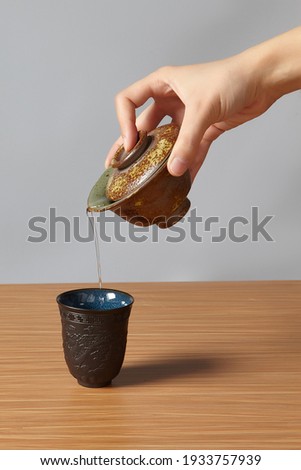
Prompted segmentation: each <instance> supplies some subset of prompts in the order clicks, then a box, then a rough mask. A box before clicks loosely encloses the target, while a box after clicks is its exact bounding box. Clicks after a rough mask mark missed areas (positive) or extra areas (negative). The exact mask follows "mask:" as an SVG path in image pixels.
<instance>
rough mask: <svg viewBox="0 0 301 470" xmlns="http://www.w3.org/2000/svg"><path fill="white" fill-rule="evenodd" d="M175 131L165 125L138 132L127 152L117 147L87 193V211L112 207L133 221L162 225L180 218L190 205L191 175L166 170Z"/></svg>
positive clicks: (170, 125)
mask: <svg viewBox="0 0 301 470" xmlns="http://www.w3.org/2000/svg"><path fill="white" fill-rule="evenodd" d="M178 133H179V128H178V126H176V125H174V124H172V123H171V124H166V125H163V126H160V127H158V128H157V129H154V130H153V131H151V132H149V133H146V132H145V131H139V139H138V142H137V144H136V145H135V147H134V148H133V149H132V150H131V151H130V152H126V151H125V150H124V147H123V146H120V147H119V149H118V150H117V152H116V154H115V155H114V158H113V159H112V162H111V166H110V167H109V168H108V169H107V170H106V171H105V172H104V173H103V174H102V175H101V177H100V178H99V180H98V181H97V183H96V184H95V185H94V187H93V188H92V190H91V192H90V195H89V198H88V211H90V212H102V211H105V210H112V211H113V212H115V213H116V214H118V215H119V216H121V217H123V218H124V219H125V220H127V221H128V222H130V223H132V224H136V225H142V226H148V225H152V224H157V225H159V226H160V227H161V228H166V227H170V226H172V225H174V224H175V223H177V222H178V221H179V220H180V219H182V217H183V216H184V215H185V214H186V212H187V211H188V209H189V207H190V201H189V200H188V199H187V197H186V196H187V194H188V192H189V190H190V187H191V180H190V174H189V171H186V172H185V173H184V175H182V176H178V177H176V176H172V175H171V174H170V173H169V172H168V170H167V160H168V157H169V155H170V153H171V150H172V148H173V146H174V143H175V141H176V139H177V136H178Z"/></svg>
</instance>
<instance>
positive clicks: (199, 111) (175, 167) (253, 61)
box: [106, 28, 300, 179]
mask: <svg viewBox="0 0 301 470" xmlns="http://www.w3.org/2000/svg"><path fill="white" fill-rule="evenodd" d="M293 31H294V30H293ZM297 31H298V34H299V36H300V28H299V29H297ZM286 34H289V33H286ZM283 36H284V37H285V35H283ZM299 36H298V37H299ZM280 38H282V36H280ZM277 40H278V42H279V37H278V38H277V39H276V40H275V39H274V40H270V41H267V42H266V43H263V44H261V45H259V46H256V47H254V48H251V49H248V50H246V51H244V52H243V53H241V54H238V55H236V56H233V57H230V58H228V59H224V60H220V61H216V62H211V63H206V64H197V65H189V66H180V67H163V68H160V69H159V70H157V71H155V72H153V73H151V74H150V75H148V76H147V77H145V78H143V79H142V80H139V81H138V82H136V83H134V84H133V85H131V86H129V87H128V88H126V89H125V90H123V91H122V92H120V93H119V94H118V95H117V97H116V111H117V116H118V119H119V122H120V127H121V134H122V136H123V137H120V138H119V139H118V140H117V141H116V142H115V144H114V145H113V147H112V148H111V150H110V152H109V154H108V157H107V160H106V165H107V166H108V165H109V164H110V161H111V159H112V157H113V155H114V153H115V152H116V150H117V148H118V147H119V146H120V145H121V144H122V143H123V144H124V147H125V149H126V150H127V151H128V150H130V149H131V148H132V147H134V145H135V144H136V140H137V129H138V130H140V129H143V130H146V131H150V130H152V129H154V128H155V127H156V126H157V125H158V124H159V123H160V121H161V120H162V119H163V118H164V117H165V116H170V117H171V118H172V121H173V122H174V123H176V124H177V125H179V126H180V132H179V136H178V138H177V141H176V143H175V145H174V148H173V150H172V153H171V155H170V157H169V160H168V170H169V172H170V173H171V174H173V175H175V176H180V175H181V174H183V173H184V172H185V171H186V170H187V169H189V170H190V173H191V177H192V179H194V177H195V175H196V173H197V172H198V170H199V168H200V167H201V165H202V163H203V161H204V159H205V157H206V155H207V152H208V150H209V148H210V145H211V144H212V142H213V141H214V140H215V139H217V138H218V137H219V136H220V135H221V134H223V133H224V132H225V131H227V130H229V129H232V128H234V127H237V126H239V125H240V124H242V123H244V122H246V121H249V120H251V119H253V118H255V117H257V116H259V115H261V114H262V113H264V112H265V111H266V110H267V109H268V108H269V107H270V106H271V105H272V104H273V103H274V101H276V100H277V99H278V98H279V97H280V96H281V95H282V94H284V93H285V92H288V91H290V90H287V89H286V87H285V86H284V85H283V86H282V88H281V86H279V81H280V80H279V79H278V78H277V77H278V75H279V74H278V75H277V67H276V64H278V62H279V58H278V57H277V54H276V52H277V48H278V47H279V45H278V46H277ZM275 42H276V44H275ZM282 42H283V38H282ZM286 42H289V43H291V42H292V38H290V40H288V38H287V37H286ZM275 49H276V51H275ZM280 62H281V61H280ZM282 65H283V64H282ZM282 69H283V66H282ZM275 70H276V72H275ZM282 73H283V70H282ZM149 98H153V102H152V103H151V104H150V105H149V106H148V107H147V108H146V109H145V110H144V111H143V112H142V113H141V114H140V115H139V117H138V118H137V120H136V112H135V110H136V108H139V107H140V106H142V105H143V104H144V103H145V102H146V101H147V100H148V99H149Z"/></svg>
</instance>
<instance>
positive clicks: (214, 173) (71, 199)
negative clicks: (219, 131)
mask: <svg viewBox="0 0 301 470" xmlns="http://www.w3.org/2000/svg"><path fill="white" fill-rule="evenodd" d="M0 5H1V13H0V43H1V52H0V54H1V56H0V64H1V70H0V85H1V86H0V150H1V154H0V155H1V173H0V211H1V244H0V250H1V252H0V255H1V258H0V259H1V265H0V282H1V283H13V282H21V283H27V282H62V281H66V282H92V283H94V282H95V281H96V279H97V277H96V268H95V252H94V245H93V242H90V243H79V242H77V241H76V240H74V239H73V237H72V241H71V243H65V242H64V233H63V230H62V224H61V227H59V226H57V241H56V243H50V242H49V240H47V241H45V242H44V243H30V242H28V241H27V238H28V236H29V235H34V234H33V233H32V232H31V231H30V230H29V228H28V221H29V219H30V218H31V217H34V216H38V215H39V216H44V217H48V215H49V208H50V207H55V208H56V211H57V215H61V216H65V217H68V218H70V219H72V218H73V217H75V216H78V217H80V224H81V232H82V235H83V236H84V234H85V233H87V229H88V225H87V220H86V215H85V203H86V199H87V196H88V193H89V191H90V188H91V186H92V185H93V184H94V182H95V181H96V179H97V178H98V176H99V175H100V174H101V172H102V171H103V163H104V158H105V155H106V153H107V151H108V149H109V148H110V146H111V144H112V142H113V141H114V140H115V138H116V137H117V136H118V134H119V127H118V123H117V119H116V115H115V110H114V95H115V94H116V93H117V92H118V91H119V90H120V89H122V88H124V87H125V86H127V85H129V84H130V83H131V82H133V81H136V80H137V79H138V78H140V77H142V76H144V75H146V74H148V73H149V72H151V71H153V70H154V69H156V68H158V67H160V66H162V65H167V64H173V65H176V64H189V63H196V62H204V61H211V60H215V59H218V58H223V57H225V56H229V55H232V54H235V53H237V52H239V51H241V50H243V49H245V48H247V47H249V46H251V45H253V44H256V43H258V42H261V41H263V40H265V39H267V38H269V37H271V36H274V35H276V34H279V33H281V32H283V31H285V30H287V29H290V28H292V27H294V26H297V25H298V24H299V23H300V18H301V3H300V0H287V1H285V2H284V1H281V0H269V1H265V0H253V1H252V2H250V1H242V0H236V1H234V0H228V1H224V0H211V1H210V2H209V1H206V2H204V1H201V0H190V1H187V0H185V1H184V0H177V1H176V2H175V1H172V0H165V1H155V0H154V1H152V2H149V1H145V0H139V1H138V0H132V1H130V0H128V1H124V2H121V1H120V2H117V1H116V0H110V1H95V0H89V1H87V0H82V1H79V0H72V1H71V0H69V1H67V0H56V1H42V0H39V1H38V0H36V1H32V0H29V1H14V0H7V1H3V0H1V2H0ZM300 105H301V95H300V92H297V93H293V94H291V95H288V96H286V97H283V98H282V99H281V100H279V101H278V102H277V103H276V104H275V105H274V106H273V107H272V108H271V109H270V110H269V111H268V112H267V113H266V114H265V115H264V116H262V117H260V118H258V119H256V120H255V121H252V122H250V123H248V124H246V125H244V126H241V127H240V128H238V129H236V130H233V131H231V132H229V133H227V134H225V135H223V136H222V137H221V138H220V139H219V140H218V141H217V142H216V143H215V144H214V145H213V146H212V148H211V151H210V153H209V156H208V158H207V160H206V162H205V164H204V166H203V168H202V170H201V171H200V173H199V175H198V177H197V179H196V181H195V183H194V186H193V188H192V190H191V193H190V199H191V202H192V207H194V208H196V209H197V214H198V215H199V216H203V217H209V216H218V217H220V219H221V222H220V226H226V225H227V223H228V221H229V220H230V219H231V218H232V217H234V216H236V215H241V216H244V217H246V218H250V213H251V207H252V206H258V207H259V212H260V216H262V217H264V216H265V215H274V219H273V220H272V222H270V224H269V225H268V228H269V232H270V234H271V235H272V237H273V239H274V240H275V241H274V242H273V243H271V242H267V241H265V240H264V239H263V238H260V240H259V241H258V242H252V241H250V240H248V241H246V242H245V243H233V242H232V241H231V240H229V239H227V240H225V241H224V242H222V243H212V242H211V236H212V235H217V233H218V229H217V228H216V229H215V230H213V231H212V233H211V234H208V233H207V234H205V233H203V235H204V240H203V242H202V243H196V242H194V241H193V240H191V238H190V236H189V226H188V224H187V221H186V222H184V224H182V225H183V227H184V228H185V229H186V231H187V237H186V239H185V240H184V241H183V242H181V243H170V242H167V241H166V236H167V232H160V238H159V242H157V243H155V242H153V241H152V240H151V238H149V239H148V241H146V242H144V243H134V242H132V241H130V240H129V239H128V237H127V241H126V243H121V242H118V241H116V240H112V241H111V242H110V243H102V247H101V251H102V269H103V278H104V281H106V282H112V281H161V280H162V281H163V280H164V281H172V280H234V279H237V280H238V279H298V278H300V274H301V265H300V261H301V250H300V235H301V216H300V196H301V189H300V177H301V159H300V154H301V152H300V150H301V138H300V130H301V127H300V123H301V106H300ZM109 225H110V226H111V225H112V224H109ZM126 225H127V224H123V227H122V229H123V231H124V232H125V233H128V230H127V227H126ZM109 232H110V230H108V233H109ZM241 233H243V232H241ZM199 234H202V228H200V230H199ZM238 234H240V232H239V231H238Z"/></svg>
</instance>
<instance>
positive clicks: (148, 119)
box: [105, 103, 165, 168]
mask: <svg viewBox="0 0 301 470" xmlns="http://www.w3.org/2000/svg"><path fill="white" fill-rule="evenodd" d="M164 116H165V112H164V111H163V110H162V109H160V108H159V107H158V106H157V105H156V103H152V104H151V105H150V106H148V107H147V108H146V109H145V110H144V111H143V112H142V113H141V114H140V116H139V117H138V118H137V122H136V128H137V129H138V130H144V131H146V132H149V131H152V130H153V129H155V128H156V127H157V126H158V124H159V123H160V122H161V121H162V119H163V118H164ZM136 135H137V134H136ZM136 142H137V137H136V139H135V141H134V144H133V145H131V146H130V148H129V150H131V148H132V147H133V146H134V145H135V144H136ZM122 144H124V139H123V137H122V136H120V137H119V138H118V139H117V140H116V141H115V142H114V144H113V145H112V147H111V149H110V151H109V153H108V155H107V158H106V161H105V167H106V168H108V167H109V165H110V163H111V160H112V158H113V157H114V155H115V153H116V152H117V150H118V148H119V147H120V145H122Z"/></svg>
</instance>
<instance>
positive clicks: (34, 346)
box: [0, 281, 301, 450]
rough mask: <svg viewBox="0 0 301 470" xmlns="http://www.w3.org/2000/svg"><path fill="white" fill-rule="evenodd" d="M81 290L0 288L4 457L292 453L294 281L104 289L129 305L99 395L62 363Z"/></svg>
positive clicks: (300, 289)
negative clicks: (74, 296) (114, 368)
mask: <svg viewBox="0 0 301 470" xmlns="http://www.w3.org/2000/svg"><path fill="white" fill-rule="evenodd" d="M79 287H83V285H74V284H73V285H70V284H69V285H66V284H52V285H2V286H0V296H1V304H0V309H1V317H0V318H1V330H0V339H1V341H0V367H1V375H0V448H1V449H78V450H85V449H300V445H301V393H300V392H301V282H299V281H292V282H289V281H285V282H282V281H276V282H223V283H205V282H204V283H136V284H113V285H110V287H115V288H119V289H124V290H126V291H127V292H130V293H131V294H133V295H134V297H135V303H134V306H133V310H132V314H131V318H130V325H129V336H128V346H127V352H126V358H125V362H124V365H123V368H122V370H121V372H120V374H119V376H118V377H117V378H116V379H115V380H114V381H113V385H112V386H110V387H107V388H103V389H88V388H84V387H81V386H79V385H78V384H77V382H76V380H75V379H74V378H73V377H72V376H71V375H70V374H69V372H68V370H67V367H66V364H65V362H64V357H63V352H62V340H61V325H60V318H59V313H58V308H57V305H56V301H55V298H56V295H57V294H59V293H60V292H63V291H65V290H69V289H72V288H79Z"/></svg>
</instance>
